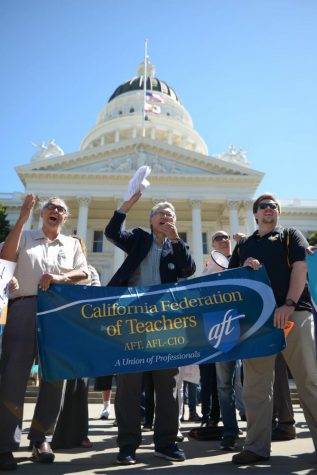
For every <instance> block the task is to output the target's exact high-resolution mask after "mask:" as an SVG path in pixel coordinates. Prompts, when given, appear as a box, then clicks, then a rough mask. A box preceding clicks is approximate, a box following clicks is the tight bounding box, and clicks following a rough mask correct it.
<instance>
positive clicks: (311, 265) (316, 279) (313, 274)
mask: <svg viewBox="0 0 317 475" xmlns="http://www.w3.org/2000/svg"><path fill="white" fill-rule="evenodd" d="M306 260H307V270H308V283H309V290H310V294H311V299H312V303H313V305H314V308H315V311H316V312H317V251H315V252H314V254H312V255H310V256H307V259H306Z"/></svg>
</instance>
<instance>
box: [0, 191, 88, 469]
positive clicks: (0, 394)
mask: <svg viewBox="0 0 317 475" xmlns="http://www.w3.org/2000/svg"><path fill="white" fill-rule="evenodd" d="M35 201H36V199H35V196H34V195H33V194H28V195H27V196H26V198H25V200H24V203H23V204H22V207H21V210H20V216H19V218H18V220H17V222H16V224H15V226H14V227H13V229H12V231H11V232H10V234H9V236H8V237H7V239H6V241H5V243H4V244H3V246H2V249H1V253H0V257H1V258H2V259H6V260H8V261H13V262H16V268H15V274H14V275H15V277H16V278H17V279H18V282H19V288H18V289H16V290H15V291H14V292H12V293H10V297H9V311H8V318H7V323H6V326H5V329H4V333H3V340H2V354H1V360H0V421H1V422H0V470H15V469H16V468H17V462H16V460H15V458H14V457H13V454H12V452H13V451H15V450H17V449H18V448H19V445H20V440H21V430H22V417H23V403H24V396H25V391H26V385H27V380H28V377H29V375H30V371H31V368H32V364H33V361H34V359H35V357H36V356H37V343H36V300H37V299H36V295H37V292H38V288H40V289H42V290H43V291H46V290H48V288H49V286H50V285H51V284H56V283H59V284H60V283H75V282H78V281H80V280H83V279H85V278H86V277H87V276H88V269H87V263H86V259H85V256H84V255H83V252H82V250H81V247H80V243H79V241H78V240H77V239H74V238H72V237H69V236H65V235H63V234H61V229H62V226H63V224H64V223H65V222H66V220H67V217H68V214H69V213H68V208H67V205H66V204H65V202H64V201H63V200H61V199H60V198H56V197H54V198H50V199H49V200H48V201H47V202H46V203H44V205H43V207H42V209H41V217H42V219H43V226H42V228H41V229H37V230H34V231H24V230H23V228H24V225H25V223H26V222H27V220H28V218H29V216H30V213H31V211H32V209H33V207H34V205H35ZM62 388H63V382H60V381H55V382H48V381H43V380H41V381H40V388H39V395H38V399H37V403H36V405H35V411H34V416H33V420H32V422H31V428H30V431H29V435H28V438H29V439H30V441H31V445H32V447H33V460H34V461H35V462H39V463H51V462H53V460H54V453H53V452H52V449H51V447H50V444H49V442H47V441H46V433H49V431H50V430H51V429H52V428H53V427H54V426H55V423H56V419H57V416H58V413H59V408H60V402H61V395H62Z"/></svg>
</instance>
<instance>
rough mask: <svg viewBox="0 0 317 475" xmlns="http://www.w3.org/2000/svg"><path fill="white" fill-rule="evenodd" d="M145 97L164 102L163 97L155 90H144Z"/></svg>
mask: <svg viewBox="0 0 317 475" xmlns="http://www.w3.org/2000/svg"><path fill="white" fill-rule="evenodd" d="M146 99H147V101H150V102H159V103H160V104H163V102H164V99H163V97H162V96H161V94H158V93H157V92H152V91H146Z"/></svg>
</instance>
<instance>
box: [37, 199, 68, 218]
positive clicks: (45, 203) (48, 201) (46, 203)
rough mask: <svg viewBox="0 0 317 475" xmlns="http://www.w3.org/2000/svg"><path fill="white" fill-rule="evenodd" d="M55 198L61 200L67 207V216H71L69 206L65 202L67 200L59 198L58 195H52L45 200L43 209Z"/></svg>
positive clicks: (42, 205)
mask: <svg viewBox="0 0 317 475" xmlns="http://www.w3.org/2000/svg"><path fill="white" fill-rule="evenodd" d="M55 200H58V201H60V202H61V205H62V206H63V207H64V208H65V209H66V216H67V217H69V216H70V211H69V208H68V206H67V204H66V203H65V201H64V200H63V199H62V198H59V197H58V196H51V197H50V198H49V199H48V200H46V201H44V202H43V203H42V204H41V210H42V209H43V208H46V207H47V205H48V204H49V203H52V201H55Z"/></svg>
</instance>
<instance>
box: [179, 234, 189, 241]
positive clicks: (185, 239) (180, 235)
mask: <svg viewBox="0 0 317 475" xmlns="http://www.w3.org/2000/svg"><path fill="white" fill-rule="evenodd" d="M178 235H179V237H180V238H181V239H182V241H184V242H187V233H178Z"/></svg>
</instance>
